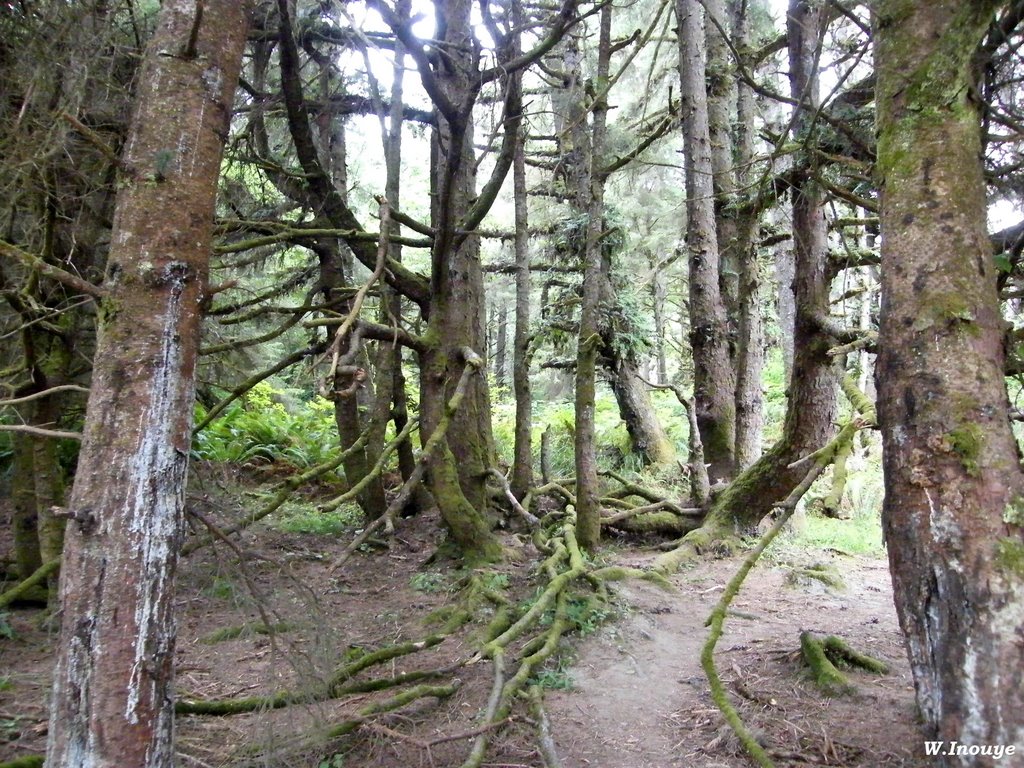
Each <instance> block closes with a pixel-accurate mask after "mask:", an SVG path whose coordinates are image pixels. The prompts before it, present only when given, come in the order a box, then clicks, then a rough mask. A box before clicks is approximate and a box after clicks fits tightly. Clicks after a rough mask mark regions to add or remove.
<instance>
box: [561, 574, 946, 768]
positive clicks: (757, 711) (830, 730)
mask: <svg viewBox="0 0 1024 768" xmlns="http://www.w3.org/2000/svg"><path fill="white" fill-rule="evenodd" d="M821 559H822V558H818V560H817V561H816V562H820V561H821ZM824 559H825V560H828V559H829V558H828V557H827V556H826V557H825V558H824ZM634 560H636V558H634ZM831 562H832V564H833V565H835V566H836V567H837V568H838V569H839V571H840V572H841V573H842V575H843V579H844V581H845V584H846V588H845V589H843V590H834V589H829V588H826V587H825V586H824V585H822V584H821V582H818V581H813V580H799V579H793V578H792V573H793V572H792V570H791V569H790V568H788V567H784V566H774V567H773V566H771V565H759V566H758V567H756V568H755V569H754V570H753V571H752V572H751V573H750V575H749V576H748V577H747V580H746V582H745V583H744V586H743V590H742V591H741V593H740V594H739V596H738V597H737V599H736V600H735V601H733V603H732V606H731V608H730V614H729V618H728V619H727V621H726V629H725V633H724V635H723V636H722V638H721V640H720V641H719V643H718V646H717V652H716V655H715V659H716V664H717V667H718V670H719V674H720V676H721V677H722V680H723V682H724V683H725V685H726V686H727V688H728V689H729V693H730V697H731V699H732V702H733V705H734V706H735V707H736V708H737V709H738V711H739V713H740V716H741V717H742V718H743V720H744V722H745V723H746V725H747V727H748V728H749V729H751V731H752V732H754V733H755V734H756V735H757V736H758V740H759V741H760V742H761V744H762V746H764V747H765V748H766V749H767V750H768V751H769V754H770V755H771V756H772V758H773V760H774V761H775V762H776V764H777V765H778V766H846V767H847V768H853V767H854V766H864V768H869V767H870V768H880V767H881V766H887V767H888V766H891V767H892V768H895V767H896V766H899V767H900V768H911V767H912V766H923V765H925V764H926V763H925V761H924V758H923V757H920V755H921V754H922V752H923V743H922V737H921V736H920V734H919V732H918V731H917V729H916V719H915V718H916V714H915V713H916V710H915V704H914V697H913V685H912V682H911V678H910V668H909V665H908V663H907V661H906V656H905V654H904V650H903V641H902V637H901V635H900V632H899V628H898V625H897V622H896V615H895V610H894V608H893V604H892V586H891V582H890V579H889V572H888V567H887V564H886V563H885V562H884V561H882V560H873V559H865V558H859V557H845V556H838V555H834V556H832V558H831ZM635 564H640V563H635ZM738 566H739V560H737V559H729V560H719V561H715V562H705V563H701V564H699V565H697V566H695V567H693V568H691V569H689V570H687V571H684V572H683V573H681V574H680V575H678V576H676V577H675V578H674V579H673V580H672V581H673V583H674V584H675V586H676V587H678V590H679V591H678V593H677V594H666V593H665V592H664V591H663V590H660V589H658V588H657V587H654V586H652V585H650V584H647V583H644V582H634V583H630V584H628V585H626V586H624V587H622V588H621V591H620V594H621V596H622V600H623V602H624V603H625V605H626V606H627V607H626V608H625V609H624V611H623V614H622V615H621V617H620V618H619V620H618V621H616V622H615V623H614V624H609V625H607V626H605V627H604V628H603V629H602V630H601V631H600V632H599V633H598V634H597V636H595V637H593V638H591V639H589V640H587V641H586V642H584V643H582V644H581V645H580V647H579V651H578V656H577V659H576V661H575V664H574V666H573V677H574V679H575V687H574V689H573V690H571V691H567V692H552V693H550V694H549V695H548V697H547V703H548V711H549V713H550V716H551V719H552V720H553V722H554V724H555V729H556V731H557V733H558V735H559V746H560V748H561V750H562V752H563V755H564V758H565V767H566V768H576V767H577V766H580V767H582V766H616V768H668V767H669V766H703V767H704V768H733V766H737V767H738V766H749V765H751V761H750V760H749V758H747V757H746V756H745V753H743V752H742V748H741V747H740V745H739V742H738V740H737V739H736V738H735V737H734V736H733V734H732V731H731V730H730V729H729V728H728V726H726V725H725V724H724V721H723V719H722V716H721V714H720V713H719V711H718V709H717V708H716V707H715V705H714V703H713V702H712V701H711V697H710V694H709V688H708V683H707V679H706V678H705V675H704V672H703V670H702V669H701V667H700V652H701V648H702V647H703V645H704V642H705V639H706V636H707V629H706V628H705V626H704V623H705V620H706V619H707V617H708V615H709V614H710V613H711V609H712V608H713V606H714V605H715V603H716V602H717V601H718V599H719V597H720V596H721V594H722V591H723V590H724V587H725V584H726V582H728V581H729V579H730V578H731V577H732V575H733V574H734V573H735V571H736V570H737V568H738ZM801 630H811V631H814V632H818V633H821V634H825V635H838V636H840V637H843V638H844V639H846V640H847V641H849V642H850V643H851V644H852V645H853V646H854V647H856V648H857V649H858V650H860V651H862V652H864V653H868V654H870V655H872V656H874V657H876V658H878V659H881V660H882V661H884V662H885V663H886V664H887V665H888V666H889V668H890V673H889V674H888V675H884V676H875V675H871V674H868V673H856V672H853V673H850V678H851V681H852V682H853V683H854V684H855V685H856V688H857V693H856V694H855V695H853V696H848V697H840V698H828V697H825V696H823V695H822V694H821V693H820V692H819V691H818V690H817V689H816V688H815V687H814V685H813V683H812V682H811V681H810V680H809V679H808V678H807V677H806V674H805V670H804V667H803V664H802V661H801V659H800V657H799V646H800V643H799V635H800V632H801Z"/></svg>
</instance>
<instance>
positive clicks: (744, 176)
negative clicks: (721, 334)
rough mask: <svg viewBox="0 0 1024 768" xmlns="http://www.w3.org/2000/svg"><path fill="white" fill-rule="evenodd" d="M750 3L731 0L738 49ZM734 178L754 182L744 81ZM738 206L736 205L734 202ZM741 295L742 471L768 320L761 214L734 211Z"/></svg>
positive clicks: (757, 417) (760, 403)
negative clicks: (760, 246) (763, 313)
mask: <svg viewBox="0 0 1024 768" xmlns="http://www.w3.org/2000/svg"><path fill="white" fill-rule="evenodd" d="M749 10H750V8H749V4H748V3H747V2H746V0H730V17H731V18H732V34H733V41H734V46H735V47H736V49H737V50H740V51H746V50H749V49H750V19H749V15H750V14H749ZM736 91H737V94H736V136H735V141H734V144H735V156H736V163H735V181H736V186H737V188H738V189H740V190H746V189H749V188H750V186H751V184H752V182H753V181H754V172H753V169H752V164H753V161H754V113H755V107H754V92H753V90H752V89H751V87H750V86H749V85H748V84H747V83H745V82H742V81H740V82H737V83H736ZM736 208H737V209H738V206H737V207H736ZM736 218H737V235H736V251H737V262H738V269H739V275H738V282H739V284H738V286H737V288H738V291H739V294H738V297H737V306H736V320H735V323H736V468H737V469H738V470H743V469H746V468H747V467H749V466H750V465H751V464H753V463H754V462H755V461H757V459H758V458H760V456H761V438H762V432H763V431H764V394H763V392H762V386H761V375H762V373H763V371H764V323H763V322H762V319H761V301H762V293H763V290H762V287H761V265H760V260H759V258H758V248H757V243H758V240H759V239H760V236H761V226H760V220H759V215H758V214H757V213H752V212H744V213H739V214H736Z"/></svg>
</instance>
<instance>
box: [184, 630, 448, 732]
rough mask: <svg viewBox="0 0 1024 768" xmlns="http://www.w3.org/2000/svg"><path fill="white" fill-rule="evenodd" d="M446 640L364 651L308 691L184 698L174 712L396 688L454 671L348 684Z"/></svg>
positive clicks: (211, 711)
mask: <svg viewBox="0 0 1024 768" xmlns="http://www.w3.org/2000/svg"><path fill="white" fill-rule="evenodd" d="M444 639H445V636H444V635H432V636H430V637H428V638H426V639H425V640H421V641H419V642H414V643H399V644H398V645H390V646H386V647H384V648H379V649H378V650H376V651H372V652H371V653H367V654H364V655H362V656H360V657H359V658H357V659H355V660H354V661H351V662H349V663H348V664H346V665H344V666H343V667H341V668H339V669H338V670H336V671H335V672H334V674H333V675H331V677H330V679H329V680H327V682H325V683H323V684H321V685H318V686H314V687H312V688H310V689H307V690H299V691H282V692H280V693H275V694H271V695H268V696H250V697H245V698H238V699H218V700H182V701H178V702H177V703H176V704H175V706H174V711H175V712H176V713H177V714H179V715H217V716H226V715H238V714H242V713H245V712H255V711H257V710H265V709H281V708H283V707H287V706H289V705H291V704H296V703H307V702H312V701H326V700H328V699H337V698H340V697H342V696H345V695H348V694H351V693H365V692H367V691H375V690H382V689H384V688H390V687H396V686H399V685H404V684H406V683H409V682H416V681H419V680H423V679H425V678H429V677H439V676H442V675H445V674H450V673H451V671H452V670H451V669H442V670H430V671H427V672H410V673H407V674H404V675H395V676H394V677H390V678H383V679H377V680H371V681H365V682H359V683H352V684H350V685H346V683H347V682H348V681H350V680H351V679H352V678H353V677H355V676H356V675H358V674H359V673H360V672H362V671H363V670H364V669H368V668H370V667H373V666H376V665H378V664H382V663H384V662H385V661H390V660H392V659H396V658H399V657H401V656H408V655H409V654H412V653H416V652H417V651H422V650H424V649H426V648H432V647H433V646H435V645H437V644H438V643H440V642H442V641H443V640H444Z"/></svg>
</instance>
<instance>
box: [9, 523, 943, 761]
mask: <svg viewBox="0 0 1024 768" xmlns="http://www.w3.org/2000/svg"><path fill="white" fill-rule="evenodd" d="M438 528H439V526H438V522H437V520H436V518H435V517H433V516H431V515H423V516H421V517H419V518H416V519H414V520H412V521H408V522H407V523H406V524H405V525H403V526H402V527H400V528H399V530H398V533H397V537H396V538H395V539H394V540H393V541H392V542H391V547H390V549H387V550H375V551H372V552H369V553H363V554H360V555H358V556H357V557H355V558H354V559H353V560H351V561H349V563H348V564H347V565H346V566H345V568H344V569H342V570H341V571H339V572H336V573H332V572H331V571H330V569H329V564H330V563H331V562H332V561H333V560H334V558H336V557H337V555H338V554H339V553H340V552H341V551H342V550H343V549H344V547H345V545H346V544H347V543H348V541H349V538H348V536H341V537H338V538H335V539H332V538H330V537H323V536H312V535H297V534H283V533H280V532H278V531H275V530H273V529H271V528H268V527H263V526H258V527H256V528H254V529H252V530H251V531H248V532H246V533H244V534H242V535H241V536H240V537H238V544H237V547H238V550H237V551H235V550H232V549H230V548H227V547H224V546H223V545H218V546H216V547H207V548H205V549H202V550H199V551H198V552H196V553H195V554H194V555H192V556H191V557H189V558H187V559H185V560H184V561H183V563H182V565H181V569H180V573H179V591H178V609H179V612H180V614H179V615H180V630H179V641H178V663H177V688H178V692H179V696H180V698H182V699H185V700H197V699H203V700H222V699H238V698H243V697H255V696H262V697H267V696H268V695H272V694H275V693H278V692H290V694H291V695H290V697H289V699H290V701H291V703H290V704H289V706H286V707H281V708H277V709H275V708H271V705H270V702H269V701H268V700H266V698H264V700H263V701H262V702H261V705H260V706H259V707H257V708H256V711H253V712H249V713H244V714H236V715H232V716H210V715H182V716H181V717H179V721H178V723H179V724H178V749H179V759H178V763H179V765H181V766H188V767H190V768H191V767H193V766H194V767H196V768H210V767H211V766H232V767H239V766H267V767H269V766H314V767H316V768H351V767H353V766H381V767H382V768H392V767H394V768H399V767H401V768H407V767H409V766H413V767H416V766H434V767H436V768H442V767H445V766H458V765H461V764H462V761H463V760H464V759H465V757H466V755H467V754H468V752H469V750H470V748H471V747H472V744H473V741H474V738H475V737H476V736H477V735H478V734H479V730H480V729H479V722H480V721H479V714H480V712H481V710H482V709H483V708H484V707H485V705H486V702H487V699H488V695H489V693H490V689H491V686H492V678H493V671H492V665H491V664H490V663H489V662H486V661H480V660H479V659H477V658H476V647H477V641H478V635H479V633H480V632H481V629H482V627H483V626H484V625H485V624H486V622H487V620H488V615H486V614H487V613H488V612H489V610H490V609H482V611H481V615H480V616H478V617H477V620H476V621H474V622H472V623H470V624H469V625H467V626H466V627H464V628H462V629H460V630H459V631H457V632H455V633H454V634H453V635H451V636H449V637H447V638H446V639H444V640H443V641H442V642H439V643H438V644H436V645H430V647H425V648H423V649H422V650H415V651H413V652H410V653H407V654H404V655H396V656H395V657H394V658H392V659H390V660H389V661H387V662H385V663H383V664H379V665H375V666H373V667H370V668H368V669H366V670H363V671H360V672H358V674H355V675H353V677H352V678H351V680H350V681H348V683H347V684H348V685H350V686H352V687H353V690H351V691H350V692H349V694H348V695H346V696H344V697H343V698H341V699H330V700H320V699H322V697H319V696H317V695H316V692H317V691H318V690H322V689H323V687H324V686H325V685H326V684H327V683H329V682H337V677H338V670H339V669H343V668H346V667H349V668H351V665H352V664H353V662H355V661H357V660H358V659H360V658H362V657H363V656H364V655H365V654H366V653H367V652H372V651H374V650H377V649H380V648H383V647H387V646H394V645H396V644H402V643H407V642H422V641H424V640H425V639H426V638H428V637H430V635H431V634H432V633H436V632H437V631H438V623H437V621H436V618H437V614H436V612H437V611H438V610H439V609H444V608H445V607H446V606H448V607H451V606H454V605H456V604H457V601H458V594H457V586H458V583H459V579H460V577H461V575H462V574H460V573H458V572H455V571H453V570H451V569H450V567H448V566H436V565H430V564H428V559H429V557H430V555H431V554H432V553H433V552H434V550H435V548H436V547H437V545H438V543H439V541H438V534H437V531H438ZM509 544H510V546H511V545H515V546H518V547H519V550H520V551H521V552H522V553H523V554H524V559H523V561H522V562H520V563H511V564H509V565H507V566H505V567H504V568H503V569H502V571H503V577H504V578H505V579H507V582H508V586H507V588H506V590H505V591H506V592H507V594H508V595H509V597H510V598H511V599H513V600H521V599H525V598H528V597H529V595H530V594H532V593H533V591H534V590H535V588H536V586H537V580H536V574H535V573H534V570H533V567H532V562H533V560H532V559H531V556H534V555H535V554H536V553H533V552H532V550H531V549H530V548H529V546H528V545H523V544H521V543H519V542H516V541H514V540H513V539H511V538H510V539H509ZM4 546H7V545H6V544H4ZM240 555H241V556H240ZM2 557H3V551H2V548H0V558H2ZM646 557H647V556H646V555H642V554H637V552H636V551H635V550H628V549H611V550H610V551H609V554H608V558H609V559H610V560H614V561H619V562H621V563H624V564H628V565H642V563H643V560H644V559H645V558H646ZM835 562H836V564H837V565H838V566H839V567H840V568H841V570H842V572H843V574H844V577H845V580H846V582H847V585H848V586H847V589H846V590H845V591H841V592H837V591H832V590H827V589H825V588H824V587H822V586H820V585H817V584H816V583H814V584H812V585H811V586H808V585H796V586H792V585H789V584H787V579H786V572H785V569H784V568H781V567H771V566H763V567H759V568H757V569H755V570H754V571H753V572H752V573H751V575H750V577H749V578H748V580H747V582H748V583H747V584H746V585H745V587H744V590H743V592H742V593H741V594H740V596H739V598H738V599H737V601H736V602H735V603H734V606H733V615H731V616H730V618H729V620H728V622H727V628H726V634H725V636H724V637H723V638H722V640H721V642H720V644H719V652H718V655H717V658H718V664H719V668H720V671H721V674H722V677H723V679H724V680H725V682H726V684H727V685H728V686H729V688H730V692H731V695H732V696H733V700H734V701H735V702H736V704H737V706H738V707H739V709H740V712H741V714H742V716H743V717H744V718H745V720H746V722H747V723H748V725H749V726H750V727H752V728H753V729H755V730H756V731H757V732H758V733H759V734H761V736H762V737H763V741H764V743H765V745H766V746H767V747H768V748H769V750H770V751H771V753H772V754H773V755H774V757H775V759H776V760H777V764H778V765H779V766H788V765H794V766H798V765H799V766H818V765H821V766H851V767H856V766H865V768H866V767H867V766H872V767H875V766H903V767H904V768H909V767H910V766H919V765H924V762H923V759H920V758H915V757H914V756H913V755H914V753H915V751H919V750H920V744H921V739H920V737H919V736H918V734H917V731H916V730H915V727H914V707H913V695H912V690H911V687H910V679H909V673H908V669H907V664H906V662H905V660H904V654H903V648H902V643H901V640H900V636H899V633H898V630H897V627H896V622H895V617H894V613H893V609H892V601H891V594H890V591H891V590H890V586H889V580H888V573H887V570H886V567H885V564H884V563H882V562H880V561H873V560H864V559H858V558H846V557H837V558H836V561H835ZM737 565H738V562H737V561H733V560H728V561H715V562H707V563H701V564H699V565H697V566H695V567H693V568H691V569H690V570H687V571H685V572H683V573H681V574H680V575H679V576H677V577H675V578H674V579H673V581H674V584H675V585H676V587H677V591H676V592H674V593H668V592H665V591H663V590H661V589H659V588H657V587H655V586H652V585H649V584H647V583H645V582H629V583H625V584H621V585H617V586H616V591H617V594H618V597H617V600H616V610H615V616H614V618H613V619H611V620H610V621H608V622H606V623H605V624H603V625H602V626H600V627H599V628H598V629H597V630H596V631H595V632H593V633H592V634H590V635H588V636H587V637H585V638H582V639H578V640H576V641H575V642H574V647H572V648H567V649H566V650H565V653H564V654H563V657H562V661H561V662H560V665H559V666H557V667H552V668H551V670H550V671H551V672H552V675H551V678H552V680H561V681H565V680H566V677H565V675H563V674H562V673H561V671H560V670H562V669H565V670H567V672H568V675H569V676H570V677H571V679H572V680H573V681H574V687H573V688H572V689H571V690H567V691H561V690H549V691H548V693H547V699H546V701H547V709H548V714H549V716H550V719H551V723H552V728H553V732H554V740H555V743H556V746H557V749H558V752H559V754H560V756H561V759H562V761H563V764H564V766H565V768H575V767H576V766H602V767H603V768H640V767H641V766H644V767H647V766H650V767H651V768H655V767H657V768H668V767H669V766H677V765H678V766H683V765H686V766H705V767H706V768H714V767H716V766H729V767H731V766H746V765H749V764H750V763H749V761H748V760H747V759H746V758H745V757H744V756H743V755H741V754H740V753H739V752H738V746H737V743H736V741H735V739H734V738H733V737H732V736H731V733H730V732H728V731H727V729H725V728H724V727H723V721H722V718H721V716H720V715H719V713H718V712H717V710H716V709H715V707H714V706H713V704H712V703H711V701H710V699H709V696H708V691H707V683H706V680H705V678H704V675H703V673H702V671H701V669H700V666H699V653H700V647H701V645H702V644H703V642H704V637H705V633H706V630H705V628H704V626H703V623H704V620H705V618H706V616H707V615H708V613H709V612H710V609H711V606H712V605H713V603H714V602H715V600H716V599H717V598H718V596H719V595H720V594H721V590H722V588H723V586H724V584H725V583H726V581H727V580H728V579H729V577H730V576H731V574H732V573H733V572H734V570H735V568H736V567H737ZM45 618H46V614H45V612H44V611H43V610H42V609H39V608H20V609H16V610H13V611H11V612H10V613H9V614H8V617H7V619H8V621H9V623H10V627H11V629H12V630H13V634H14V637H13V638H0V683H2V684H0V762H2V761H5V760H12V759H15V758H18V757H23V756H26V755H29V754H33V753H39V752H40V751H41V750H42V749H43V747H44V745H45V738H46V710H45V701H46V696H47V691H48V688H49V677H50V665H51V659H52V654H53V650H54V644H55V642H56V634H55V632H54V631H53V630H52V629H51V628H50V626H51V625H52V623H53V622H50V624H47V623H46V621H45ZM265 625H270V626H271V627H272V631H270V632H269V634H268V633H266V629H265ZM257 628H260V631H255V630H256V629H257ZM801 629H813V630H816V631H820V632H822V633H825V634H836V635H840V636H842V637H844V638H845V639H847V640H848V641H850V642H851V643H852V644H853V645H854V646H855V647H857V648H858V649H860V650H862V651H865V652H867V653H870V654H872V655H874V656H876V657H879V658H881V659H883V660H884V661H885V662H887V663H888V664H889V665H890V667H891V668H892V672H891V673H890V674H889V675H887V676H883V677H872V676H869V675H866V674H853V675H852V678H853V680H854V682H855V683H856V685H857V688H858V691H859V692H858V694H857V695H855V696H853V697H848V698H839V699H828V698H825V697H824V696H822V695H821V694H819V693H818V692H817V691H816V690H815V689H814V688H813V686H812V685H811V683H810V682H809V681H807V680H806V679H805V677H804V676H803V672H802V669H801V663H800V661H799V659H798V658H797V655H796V651H797V649H798V647H799V637H798V636H799V631H800V630H801ZM371 681H385V682H392V683H394V682H396V681H397V682H401V683H402V684H401V685H398V686H392V687H388V688H385V689H383V690H379V691H374V690H370V688H372V687H373V684H372V683H371ZM378 684H382V683H378ZM453 685H455V686H457V687H455V688H454V689H451V686H453ZM360 686H362V688H361V689H360ZM417 686H433V687H432V688H429V689H427V688H417ZM446 686H447V687H449V690H444V691H442V690H440V688H441V687H446ZM411 690H417V691H421V692H422V691H426V692H427V693H433V694H435V695H424V696H422V697H419V698H411V699H410V700H409V702H408V703H406V704H405V705H404V706H402V707H401V708H399V709H397V710H396V711H394V712H392V713H390V714H383V715H370V714H368V713H369V712H370V710H371V709H373V708H374V707H375V706H376V707H379V706H381V702H385V701H387V700H388V699H389V698H391V697H395V696H396V695H398V694H399V693H400V692H404V691H411ZM439 693H443V694H446V695H443V696H439V695H436V694H439ZM525 712H526V710H525V707H524V708H523V710H522V713H521V714H519V715H516V716H515V718H514V720H513V721H512V722H510V723H509V724H508V725H507V726H506V727H505V728H503V729H501V730H498V731H495V732H493V733H491V734H490V736H491V740H492V745H491V748H490V750H489V751H488V753H487V754H488V757H487V759H486V760H485V761H484V765H486V766H494V767H497V766H507V767H508V768H513V767H516V768H518V767H520V766H521V767H523V768H527V767H530V766H542V765H544V763H543V761H542V759H541V757H540V755H539V753H538V751H537V748H536V746H535V745H536V739H535V736H534V724H533V722H532V721H531V720H530V719H529V718H528V717H527V715H526V714H525ZM346 722H348V723H351V724H352V727H353V728H355V725H357V724H358V725H359V727H358V728H357V729H355V730H354V732H353V733H352V734H351V735H345V736H338V735H331V734H330V731H331V730H332V729H334V730H335V731H336V730H338V729H339V727H340V726H342V725H343V724H344V723H346Z"/></svg>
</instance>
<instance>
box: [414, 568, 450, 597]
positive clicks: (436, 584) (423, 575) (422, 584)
mask: <svg viewBox="0 0 1024 768" xmlns="http://www.w3.org/2000/svg"><path fill="white" fill-rule="evenodd" d="M409 586H410V587H412V588H413V589H415V590H416V591H417V592H425V593H427V594H435V593H437V592H446V591H448V589H449V586H450V585H449V583H448V578H447V577H446V576H445V575H444V574H443V573H438V572H437V571H420V572H419V573H414V574H413V575H412V577H411V578H410V579H409Z"/></svg>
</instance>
